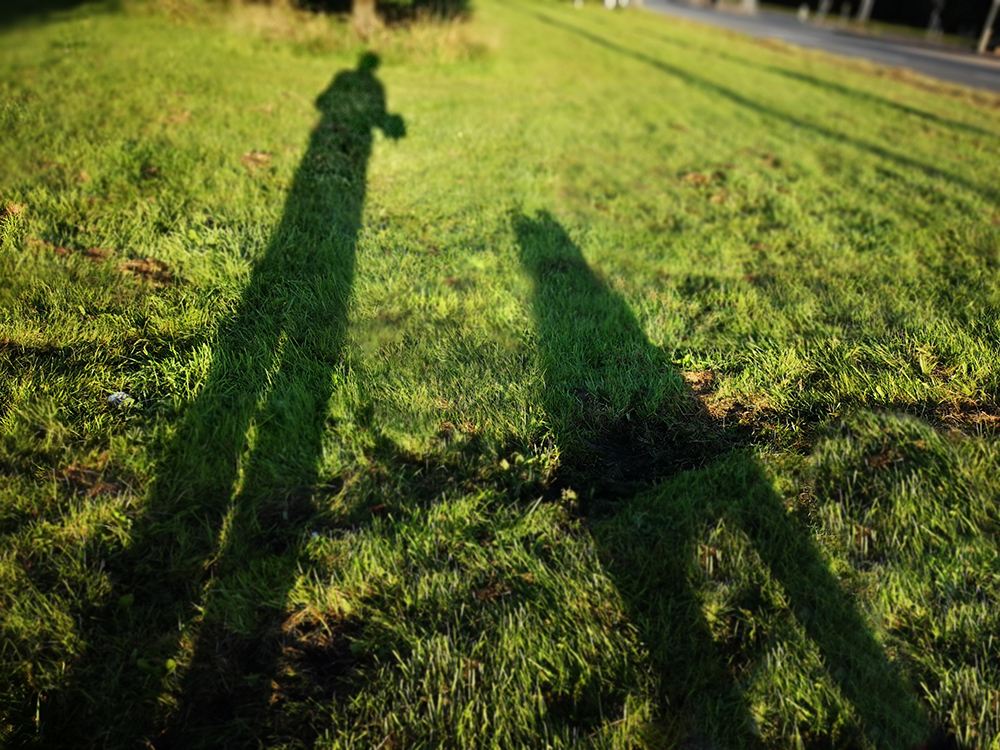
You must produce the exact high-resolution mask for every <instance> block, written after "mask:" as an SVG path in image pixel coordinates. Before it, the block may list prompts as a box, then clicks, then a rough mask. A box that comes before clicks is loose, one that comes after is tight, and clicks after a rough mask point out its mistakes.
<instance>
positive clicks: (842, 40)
mask: <svg viewBox="0 0 1000 750" xmlns="http://www.w3.org/2000/svg"><path fill="white" fill-rule="evenodd" d="M645 7H646V9H647V10H651V11H655V12H657V13H663V14H665V15H669V16H675V17H677V18H686V19H689V20H691V21H699V22H702V23H707V24H712V25H714V26H721V27H723V28H726V29H730V30H732V31H740V32H742V33H744V34H749V35H750V36H755V37H767V38H771V39H780V40H782V41H784V42H788V43H790V44H796V45H799V46H800V47H813V48H816V49H822V50H825V51H827V52H833V53H835V54H838V55H846V56H848V57H862V58H865V59H866V60H872V61H874V62H877V63H882V64H884V65H892V66H895V67H900V68H909V69H910V70H915V71H917V72H918V73H922V74H923V75H926V76H930V77H932V78H938V79H941V80H944V81H951V82H953V83H960V84H962V85H964V86H971V87H973V88H979V89H988V90H990V91H995V92H997V93H1000V62H998V61H997V60H995V59H989V58H987V59H983V58H980V57H976V56H975V55H973V54H972V53H971V52H969V53H967V54H966V53H962V52H960V51H959V52H951V51H948V50H946V49H939V48H935V47H922V46H919V45H914V44H905V43H902V42H895V41H889V40H886V39H879V38H878V37H866V36H860V35H857V34H851V33H848V32H844V31H838V30H837V29H834V28H819V27H817V26H814V25H812V24H805V23H801V22H800V21H798V20H797V19H796V18H795V17H794V16H790V15H787V14H784V13H774V12H769V11H760V12H759V13H757V14H756V15H753V16H748V15H743V14H740V13H734V12H726V11H716V10H712V9H711V8H695V7H691V6H688V5H682V4H680V3H677V2H673V1H672V0H645Z"/></svg>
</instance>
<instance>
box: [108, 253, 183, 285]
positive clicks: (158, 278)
mask: <svg viewBox="0 0 1000 750" xmlns="http://www.w3.org/2000/svg"><path fill="white" fill-rule="evenodd" d="M121 270H122V271H124V272H126V273H130V274H132V275H133V276H135V277H137V278H139V279H142V280H143V281H147V282H149V283H150V284H152V285H153V286H154V287H165V286H170V285H171V284H173V283H174V275H173V273H172V272H171V270H170V267H169V266H168V265H167V264H166V263H164V262H163V261H162V260H157V259H156V258H136V259H134V260H130V261H127V262H125V263H123V264H122V265H121Z"/></svg>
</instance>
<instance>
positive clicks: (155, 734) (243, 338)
mask: <svg viewBox="0 0 1000 750" xmlns="http://www.w3.org/2000/svg"><path fill="white" fill-rule="evenodd" d="M377 65H378V58H377V57H376V56H375V55H373V54H370V53H366V54H365V55H363V56H362V57H361V60H360V62H359V64H358V67H357V68H356V69H354V70H344V71H341V72H339V73H338V74H337V75H336V76H335V77H334V79H333V81H332V83H331V85H330V86H329V87H328V88H327V89H326V91H324V92H323V93H322V94H321V95H320V96H319V98H318V99H317V101H316V106H317V108H318V109H319V110H320V113H321V119H320V121H319V123H318V125H317V126H316V127H315V129H314V131H313V133H312V137H311V139H310V143H309V147H308V150H307V152H306V154H305V156H304V157H303V159H302V162H301V164H300V166H299V168H298V171H297V172H296V175H295V178H294V182H293V184H292V186H291V189H290V191H289V194H288V197H287V199H286V202H285V206H284V213H283V215H282V218H281V222H280V224H279V225H278V226H277V227H276V228H275V230H274V232H273V234H272V235H271V238H270V241H269V243H268V245H267V247H266V249H265V252H264V254H263V256H262V257H261V258H260V260H259V261H258V262H257V263H256V264H255V266H254V268H253V270H252V273H251V277H250V281H249V284H248V285H247V287H246V289H245V290H244V292H243V295H242V298H241V299H240V302H239V304H238V306H237V308H236V310H235V312H234V313H233V315H232V317H231V318H230V319H229V320H227V321H226V322H224V323H223V324H222V325H221V326H220V331H219V334H218V338H217V341H216V343H215V346H214V349H213V352H212V360H211V364H210V366H209V368H208V372H207V376H206V378H205V381H204V386H203V388H202V390H201V392H200V393H199V395H198V397H197V399H196V400H195V401H194V402H193V403H192V404H191V405H190V406H189V407H187V409H186V411H185V414H184V417H183V421H182V423H181V425H180V427H179V429H178V431H177V433H176V435H175V436H174V437H173V439H172V441H171V444H170V446H169V447H168V449H167V451H166V452H165V457H164V459H163V460H162V462H161V464H160V466H159V468H158V471H157V477H156V480H155V483H154V486H153V491H152V496H151V499H150V501H149V504H148V505H147V506H146V510H145V515H144V516H143V518H142V519H141V520H140V521H139V522H138V523H137V527H136V529H135V531H134V534H133V538H132V540H131V542H130V545H129V546H128V548H127V550H126V551H125V552H124V553H123V554H122V556H121V557H120V558H119V559H116V560H112V561H111V562H110V568H111V570H112V575H113V578H114V583H115V585H114V587H113V590H112V592H111V594H110V596H109V604H108V606H107V607H105V609H104V610H102V611H100V612H98V613H96V614H94V616H93V617H91V618H90V624H91V625H92V627H91V628H90V630H91V633H90V635H91V637H90V638H88V640H90V641H91V642H90V643H88V646H89V648H88V652H87V656H86V658H85V663H84V664H82V665H81V668H80V669H79V670H78V672H79V674H80V678H79V679H78V680H77V684H75V685H74V686H73V687H72V688H71V689H70V690H68V691H66V692H65V694H64V695H63V696H62V698H63V701H62V705H61V706H59V707H57V709H56V711H55V712H54V715H53V717H52V721H51V722H50V726H51V732H52V739H53V741H58V740H63V739H65V740H66V741H67V742H71V735H76V737H77V741H79V738H80V737H87V738H88V740H89V741H92V742H93V744H102V742H103V743H104V744H110V745H125V744H129V743H132V744H134V743H135V742H137V741H138V739H139V737H141V736H142V735H143V734H145V736H146V740H147V741H149V742H152V743H153V744H154V745H155V746H156V747H205V746H213V747H216V746H226V745H232V746H250V745H256V744H257V742H258V741H260V733H261V731H262V729H261V728H262V725H263V715H264V714H266V711H265V709H266V708H267V702H268V701H272V702H273V701H274V700H277V699H279V698H280V696H278V697H276V691H275V688H274V686H273V685H272V683H271V680H272V677H273V676H274V673H275V670H276V665H277V661H278V659H279V657H280V656H281V653H282V649H283V646H286V645H287V644H283V643H282V637H283V635H287V633H286V632H285V631H287V630H288V628H287V626H286V627H285V628H284V630H283V628H282V620H283V619H284V617H283V612H284V610H285V605H286V598H287V595H288V592H289V590H290V587H291V586H292V584H293V583H294V581H295V578H296V562H297V557H298V555H297V552H296V550H297V549H298V548H299V547H300V546H301V542H303V541H304V540H305V539H307V538H308V535H309V530H310V529H311V528H313V524H314V523H315V522H316V511H317V504H316V502H315V500H316V499H317V498H318V497H320V498H321V497H322V495H324V494H332V493H335V492H336V490H337V489H338V487H337V483H336V480H333V481H324V479H323V477H322V476H321V474H320V469H321V464H322V461H323V439H324V434H325V433H326V432H327V431H328V429H329V428H328V425H327V412H328V403H329V400H330V397H331V393H332V387H333V379H334V373H335V370H336V368H338V367H339V365H340V362H341V350H342V344H343V337H344V332H345V328H346V325H347V312H348V300H349V297H350V294H351V287H352V282H353V279H354V268H355V248H356V244H357V238H358V232H359V229H360V226H361V217H362V209H363V205H364V199H365V186H366V172H367V166H368V160H369V157H370V155H371V149H372V142H373V137H374V131H375V130H376V129H380V130H382V131H383V132H384V133H385V134H386V135H387V136H389V137H391V138H401V137H402V136H404V135H405V126H404V123H403V120H402V118H400V117H399V116H398V115H390V114H388V113H387V112H386V104H385V92H384V89H383V87H382V84H381V83H380V82H379V81H378V79H377V78H376V77H375V70H376V67H377ZM314 625H315V623H313V626H314ZM311 627H312V626H310V625H309V624H308V623H307V624H305V625H302V626H301V627H300V628H299V630H301V631H303V632H297V633H295V634H294V635H295V637H296V638H298V641H299V643H300V646H301V647H300V648H299V649H298V653H297V655H295V659H297V667H298V668H300V669H303V670H307V671H308V670H310V669H311V670H312V671H313V672H314V673H315V674H314V675H313V676H314V677H315V678H317V680H318V682H319V684H320V685H321V687H324V689H326V690H327V693H328V694H327V697H328V698H329V693H331V692H332V693H333V694H336V686H337V685H339V684H340V683H342V682H343V680H342V679H341V678H342V677H343V673H345V672H346V671H347V670H348V669H349V665H350V661H351V660H350V651H349V649H348V648H347V638H348V636H349V630H350V625H349V624H347V625H345V626H344V628H343V630H344V632H334V633H330V632H327V633H326V634H325V635H324V634H322V633H319V632H310V628H311ZM322 629H323V628H319V630H322ZM122 649H124V653H123V652H122ZM316 649H320V650H321V651H323V653H324V654H325V656H324V658H323V659H322V660H320V662H317V663H316V664H312V665H310V664H309V661H310V659H311V658H312V657H311V656H310V654H312V653H313V651H315V650H316ZM183 654H188V655H191V654H193V656H190V659H189V661H188V662H187V665H186V668H185V665H180V666H178V663H177V660H184V657H183V656H180V655H183ZM175 657H177V659H175ZM324 670H325V672H324V673H323V674H319V672H321V671H324ZM85 694H89V695H90V696H91V697H90V699H89V700H91V701H92V702H93V703H92V706H91V708H92V711H93V710H96V712H97V715H100V714H101V713H102V712H103V713H104V715H105V717H106V712H107V711H108V710H109V709H117V710H118V711H119V712H120V715H123V716H125V717H127V718H126V719H125V720H124V721H121V722H117V723H116V725H115V726H93V722H94V721H95V719H93V718H88V717H86V716H82V715H81V713H82V709H83V708H85V706H86V703H87V700H88V699H86V698H84V697H83V696H84V695H85ZM157 704H159V706H157ZM59 709H62V710H63V711H64V712H65V714H64V715H62V716H60V715H59ZM81 729H83V730H84V733H83V734H81V733H80V732H81ZM91 732H93V733H91ZM137 733H138V734H137Z"/></svg>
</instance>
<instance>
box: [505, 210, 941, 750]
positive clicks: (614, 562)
mask: <svg viewBox="0 0 1000 750" xmlns="http://www.w3.org/2000/svg"><path fill="white" fill-rule="evenodd" d="M513 223H514V229H515V232H516V235H517V239H518V243H519V247H520V254H521V262H522V265H523V267H524V268H525V270H526V271H527V272H528V273H529V274H530V276H531V278H532V279H533V281H534V297H533V312H534V317H535V321H536V325H537V331H538V335H539V338H540V348H541V358H542V362H543V365H544V370H545V384H546V385H545V396H544V400H545V406H546V412H547V414H548V415H549V420H550V428H551V430H552V432H553V434H554V437H555V439H556V441H557V443H558V444H559V446H560V448H561V450H562V451H563V455H564V461H563V467H562V469H561V475H560V477H559V482H560V483H561V484H563V485H564V486H567V485H568V486H569V487H572V488H573V489H575V490H576V491H577V493H578V494H579V495H580V508H581V512H582V513H583V514H584V516H585V517H587V518H588V519H589V520H590V521H591V524H592V528H593V529H594V535H595V538H596V539H597V541H598V545H599V547H600V549H601V557H602V560H603V562H604V563H605V565H606V568H607V571H608V572H609V574H610V575H611V577H612V578H613V579H614V581H615V583H616V586H617V588H618V589H619V591H620V592H621V594H622V596H623V598H624V600H625V602H626V605H627V607H628V608H629V610H630V615H631V617H632V619H633V621H634V622H635V624H636V625H637V626H638V628H639V631H640V634H641V636H642V638H643V640H644V642H645V645H646V647H647V648H648V649H649V651H650V655H651V658H652V663H653V667H654V669H655V670H656V671H657V672H658V673H659V674H660V675H661V678H662V695H661V696H660V706H661V710H662V712H663V716H662V721H663V727H662V729H663V731H664V732H665V733H666V736H667V738H668V744H669V743H670V742H673V743H677V744H678V745H679V746H682V747H725V748H738V747H755V746H759V745H761V744H762V741H761V739H760V736H759V733H758V729H757V727H756V726H755V723H754V720H753V718H752V716H751V714H750V711H749V707H748V706H747V702H746V699H745V698H744V697H743V694H742V686H741V684H740V678H741V677H742V676H744V675H743V670H742V667H743V666H746V665H745V661H746V658H747V656H746V654H745V653H744V649H743V648H742V647H740V645H739V644H738V643H737V644H735V645H733V644H728V646H727V644H726V643H722V644H719V643H716V642H715V640H714V639H713V635H712V629H711V628H710V626H709V623H708V621H707V620H706V617H705V615H704V614H703V612H702V608H701V606H700V602H699V596H698V593H697V592H696V591H695V589H694V587H693V585H692V583H691V580H692V570H691V569H692V568H693V567H697V564H698V560H699V556H700V557H703V558H704V557H708V558H710V557H711V556H712V555H713V551H712V550H711V548H704V547H703V546H699V540H700V538H701V537H702V535H703V532H704V530H705V528H706V527H708V526H711V525H717V524H720V523H725V524H728V525H731V526H735V527H737V528H738V529H740V530H741V531H742V532H743V534H744V535H745V538H746V539H747V540H748V542H749V544H750V545H751V547H752V549H753V551H754V552H755V553H756V555H757V556H759V558H760V560H761V562H762V564H763V566H764V567H766V569H767V570H768V571H769V572H770V575H771V577H772V578H773V579H774V580H776V581H777V583H778V584H780V586H781V588H782V589H783V590H784V593H785V595H786V597H787V600H788V602H789V606H788V608H789V609H790V610H791V612H793V613H794V614H795V617H796V618H797V619H798V621H799V622H800V623H801V626H802V628H803V629H804V631H805V633H806V635H807V636H808V638H809V639H810V640H811V641H812V642H813V643H814V644H815V645H816V647H817V648H818V650H819V652H820V654H821V657H822V660H823V664H824V667H825V670H826V674H827V675H828V676H829V677H830V678H831V679H832V680H833V682H834V683H835V684H836V685H837V686H838V687H839V689H840V692H841V694H842V695H843V697H844V698H845V699H846V700H847V701H848V702H849V703H850V704H851V705H852V706H853V708H854V710H855V712H856V715H857V716H858V717H859V718H860V725H859V726H858V727H857V728H856V731H857V733H858V738H857V741H858V743H859V744H860V740H861V736H860V735H861V734H864V735H865V736H867V737H868V738H869V740H871V741H873V742H875V744H876V745H878V746H879V747H907V746H908V745H909V744H911V743H913V742H915V741H918V740H919V739H920V738H921V737H922V736H924V735H926V719H925V718H924V716H923V713H922V711H921V708H920V706H919V705H918V703H917V701H916V699H915V698H914V696H913V694H912V692H911V690H910V688H909V687H908V686H907V685H906V683H905V681H904V680H903V679H902V677H901V676H900V675H899V674H898V672H897V670H896V668H895V667H894V666H893V665H892V664H891V663H890V662H889V661H888V659H887V658H886V656H885V654H884V653H883V651H882V649H881V647H880V646H879V644H878V643H877V642H876V640H875V638H874V637H873V635H872V633H871V632H870V631H869V629H868V628H867V626H866V624H865V622H864V620H863V619H862V617H861V616H860V614H859V613H858V612H857V610H856V609H855V607H854V605H853V603H852V602H851V600H850V598H849V596H848V594H847V593H845V591H844V590H843V589H842V587H841V584H840V583H839V581H838V580H837V578H836V577H835V576H834V575H833V574H832V573H831V572H830V570H829V568H828V567H827V565H826V563H825V562H824V560H823V558H822V555H821V553H820V551H819V550H818V549H817V548H816V546H815V544H814V543H813V540H812V538H811V536H810V533H809V530H808V528H806V527H805V525H804V524H803V523H802V522H801V520H800V519H798V518H796V517H795V516H794V515H791V514H789V513H788V511H787V510H786V509H785V507H784V505H783V503H782V502H781V500H780V498H779V497H778V496H777V495H776V493H775V492H774V490H773V489H772V487H771V485H770V483H769V481H768V479H767V477H766V475H765V472H764V470H763V468H762V466H761V465H760V464H759V463H758V461H757V460H756V458H755V457H754V455H753V452H752V450H749V449H748V448H741V447H740V446H739V442H740V438H739V435H734V434H732V433H731V432H730V433H727V432H726V430H725V428H723V427H722V426H720V425H718V424H715V423H714V422H713V420H712V418H711V417H710V415H709V414H708V413H707V412H706V411H704V409H701V408H699V405H698V401H697V399H696V398H695V397H694V394H693V393H692V392H691V389H690V388H689V386H687V384H686V383H685V382H684V379H683V378H682V377H681V375H680V374H679V373H678V372H676V371H675V370H673V369H672V367H671V365H670V363H669V362H668V361H666V359H665V357H664V356H663V354H662V353H661V352H660V351H659V350H657V349H656V347H654V346H653V345H651V344H650V343H649V342H648V341H647V339H646V337H645V335H644V334H643V332H642V330H641V329H640V327H639V325H638V323H637V322H636V320H635V318H634V317H633V315H632V313H631V311H630V310H629V309H628V307H627V305H626V304H625V302H624V301H623V300H622V299H621V298H620V297H619V296H617V295H616V294H614V293H613V292H612V291H611V290H610V289H609V288H608V286H607V285H606V284H605V283H603V282H602V281H601V280H600V279H599V277H598V276H597V275H596V274H595V273H594V271H592V270H591V269H590V268H589V267H588V265H587V263H586V261H585V260H584V258H583V255H582V254H581V252H580V250H579V249H578V248H577V247H576V246H575V245H574V244H573V242H572V241H571V239H570V238H569V237H568V235H567V234H566V232H565V231H564V230H563V228H562V227H561V226H560V225H559V224H558V223H557V222H556V221H555V220H554V219H553V218H552V216H550V215H549V214H547V213H544V212H543V213H540V214H538V215H537V216H534V217H528V216H524V215H516V216H515V217H514V220H513ZM650 405H652V409H651V406H650ZM621 414H625V415H626V418H625V419H622V418H621V417H620V416H617V415H621ZM701 562H702V563H705V562H708V560H702V561H701ZM754 598H755V596H754V593H753V592H748V595H747V599H748V600H747V602H745V603H744V605H745V607H748V608H753V607H755V606H758V605H759V602H754V601H750V600H752V599H754ZM758 598H759V597H758ZM727 650H728V653H727ZM843 739H844V736H843V735H842V737H841V740H842V741H843ZM820 741H822V740H820Z"/></svg>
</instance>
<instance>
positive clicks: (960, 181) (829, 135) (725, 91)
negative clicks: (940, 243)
mask: <svg viewBox="0 0 1000 750" xmlns="http://www.w3.org/2000/svg"><path fill="white" fill-rule="evenodd" d="M531 15H533V16H534V17H535V18H537V19H539V20H540V21H541V22H542V23H545V24H548V25H549V26H553V27H555V28H558V29H562V30H563V31H567V32H569V33H571V34H575V35H577V36H579V37H581V38H583V39H586V40H587V41H589V42H592V43H593V44H596V45H598V46H601V47H604V48H606V49H610V50H613V51H614V52H618V53H619V54H622V55H625V56H627V57H631V58H632V59H633V60H638V61H639V62H643V63H645V64H647V65H649V66H651V67H653V68H655V69H656V70H659V71H660V72H662V73H665V74H667V75H669V76H672V77H674V78H677V79H679V80H681V81H683V82H684V83H686V84H688V85H689V86H693V87H695V88H700V89H703V90H705V91H708V92H710V93H713V94H716V95H718V96H721V97H724V98H725V99H728V100H729V101H731V102H733V103H734V104H737V105H739V106H741V107H744V108H745V109H748V110H750V111H752V112H756V113H757V114H759V115H762V116H764V117H767V118H769V119H772V120H779V121H784V122H787V123H789V124H790V125H794V126H795V127H797V128H801V129H802V130H805V131H807V132H810V133H814V134H816V135H818V136H821V137H823V138H826V139H828V140H830V141H833V142H836V143H838V144H843V145H847V146H850V147H852V148H855V149H857V150H859V151H866V152H868V153H870V154H872V155H874V156H877V157H879V158H880V159H885V160H886V161H890V162H895V163H896V164H898V165H899V166H902V167H906V168H908V169H915V170H917V171H919V172H922V173H923V174H924V175H926V176H927V177H930V178H938V177H941V178H944V179H946V180H948V181H949V182H951V183H954V184H955V185H959V186H961V187H963V188H965V189H966V190H968V191H970V192H973V193H977V194H979V195H980V196H982V197H983V198H985V199H987V200H993V201H996V200H997V199H998V198H1000V192H998V191H997V190H996V189H994V188H992V187H989V186H987V185H979V184H976V183H975V182H972V181H971V180H967V179H965V178H964V177H961V176H960V175H957V174H954V173H953V172H949V171H946V170H944V169H941V168H939V167H936V166H931V165H928V164H925V163H923V162H921V161H918V160H916V159H912V158H910V157H908V156H904V155H902V154H898V153H895V152H893V151H890V150H889V149H887V148H884V147H882V146H879V145H877V144H874V143H870V142H868V141H865V140H863V139H861V138H855V137H853V136H850V135H847V134H845V133H842V132H838V131H836V130H832V129H830V128H827V127H824V126H822V125H819V124H817V123H815V122H810V121H809V120H803V119H801V118H799V117H795V116H794V115H790V114H788V113H787V112H781V111H780V110H777V109H774V108H772V107H769V106H767V105H764V104H762V103H760V102H758V101H756V100H754V99H751V98H750V97H748V96H744V95H743V94H740V93H738V92H736V91H733V90H732V89H729V88H727V87H725V86H722V85H720V84H718V83H715V82H714V81H711V80H709V79H707V78H703V77H702V76H698V75H695V74H694V73H691V72H690V71H688V70H684V69H683V68H678V67H676V66H674V65H670V64H669V63H665V62H663V61H662V60H657V59H656V58H654V57H650V56H649V55H645V54H643V53H642V52H636V51H635V50H632V49H629V48H627V47H623V46H622V45H620V44H617V43H615V42H613V41H611V40H610V39H606V38H605V37H602V36H600V35H598V34H593V33H591V32H589V31H587V30H586V29H581V28H579V27H577V26H574V25H573V24H569V23H564V22H562V21H558V20H556V19H554V18H551V17H550V16H547V15H545V14H542V13H536V12H531Z"/></svg>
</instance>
